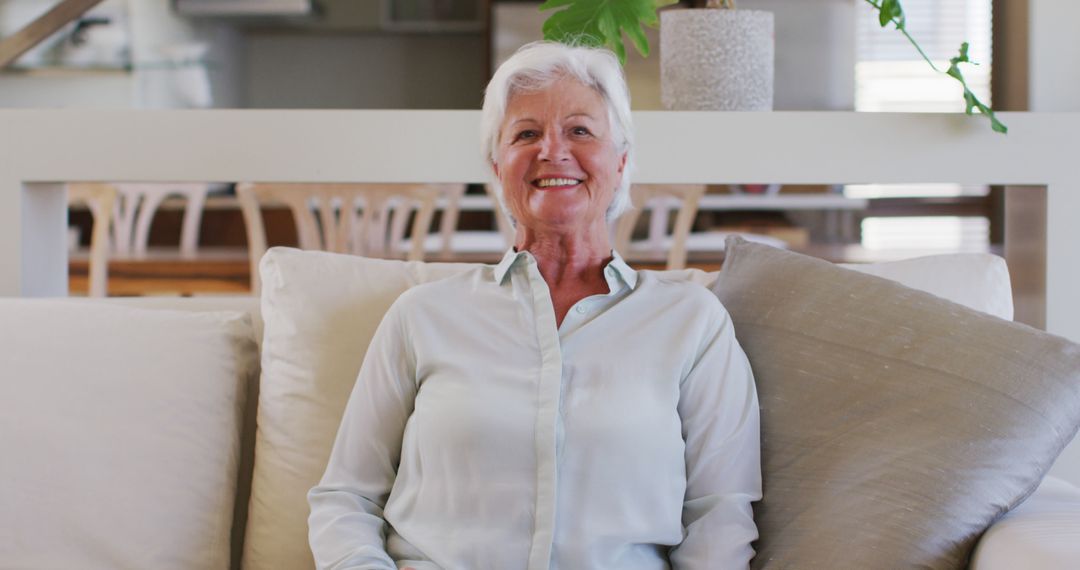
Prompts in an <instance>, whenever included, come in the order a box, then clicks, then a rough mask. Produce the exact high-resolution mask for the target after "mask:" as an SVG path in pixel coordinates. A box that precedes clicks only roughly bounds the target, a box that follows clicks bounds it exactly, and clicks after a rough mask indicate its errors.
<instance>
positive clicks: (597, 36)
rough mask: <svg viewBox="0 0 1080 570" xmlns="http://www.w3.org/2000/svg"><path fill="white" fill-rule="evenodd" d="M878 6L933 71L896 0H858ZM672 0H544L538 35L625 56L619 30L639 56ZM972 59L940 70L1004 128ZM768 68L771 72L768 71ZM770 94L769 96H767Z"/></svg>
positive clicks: (721, 5)
mask: <svg viewBox="0 0 1080 570" xmlns="http://www.w3.org/2000/svg"><path fill="white" fill-rule="evenodd" d="M864 1H865V2H866V3H868V4H870V5H871V6H872V7H873V8H874V9H875V10H877V12H878V22H879V23H880V25H881V27H883V28H884V27H888V26H889V25H890V24H891V25H893V27H895V29H896V30H898V31H899V32H900V33H902V34H903V35H904V37H906V38H907V39H908V41H910V42H911V44H912V45H913V46H914V47H915V49H916V50H918V52H919V55H921V56H922V58H923V59H925V60H926V62H927V63H929V64H930V66H931V67H933V68H934V69H935V70H937V71H941V70H940V69H938V67H937V66H935V65H934V63H933V62H932V61H930V58H929V57H927V55H926V53H924V52H923V50H922V48H921V47H920V46H919V44H918V42H916V41H915V39H914V38H912V37H911V35H910V34H909V33H908V31H907V27H906V20H905V15H904V9H903V7H902V6H901V4H900V0H864ZM674 3H675V0H618V1H613V0H547V1H546V2H544V3H543V4H541V5H540V10H541V11H543V10H552V9H559V8H561V9H559V10H557V11H556V12H554V13H552V14H551V16H550V17H548V19H547V20H546V21H545V22H544V38H545V39H549V40H554V41H576V42H579V43H584V44H586V45H595V46H607V47H608V48H610V49H611V50H612V51H614V52H615V53H616V54H617V55H618V56H619V58H620V60H622V61H624V62H625V60H626V48H625V47H624V45H623V38H622V36H623V34H624V33H625V34H626V36H627V37H628V38H629V39H630V41H631V43H632V44H633V45H634V47H635V48H637V50H638V51H639V52H640V53H641V54H642V55H644V56H648V54H649V42H648V40H647V39H646V37H645V33H644V31H643V26H650V27H657V26H658V25H660V19H659V17H658V15H657V10H659V9H660V8H662V7H664V6H668V5H670V4H674ZM706 9H712V10H734V9H735V1H734V0H709V7H707V8H706ZM962 63H972V62H971V60H970V59H969V58H968V44H967V42H964V43H963V44H962V45H961V46H960V50H959V54H958V55H956V56H955V57H953V58H952V59H950V60H949V67H948V69H946V70H944V71H941V72H942V73H945V74H946V75H948V76H949V77H952V78H953V79H955V80H957V81H959V82H960V84H961V86H963V90H964V95H963V97H964V104H965V112H966V113H967V114H969V115H970V114H972V113H973V112H974V111H975V110H978V111H979V112H980V113H982V114H983V115H985V116H986V117H987V118H988V119H989V120H990V125H991V128H993V130H994V131H996V132H999V133H1006V132H1008V129H1007V127H1006V126H1005V125H1004V124H1002V123H1001V121H999V120H998V119H997V117H996V116H995V115H994V111H993V109H991V108H990V107H989V106H987V105H985V104H983V103H982V102H981V101H979V99H978V98H977V97H976V96H975V94H974V93H972V91H971V89H969V88H968V85H967V82H966V81H965V80H964V76H963V73H962V71H961V69H960V64H962ZM770 73H771V72H770ZM770 100H771V96H770Z"/></svg>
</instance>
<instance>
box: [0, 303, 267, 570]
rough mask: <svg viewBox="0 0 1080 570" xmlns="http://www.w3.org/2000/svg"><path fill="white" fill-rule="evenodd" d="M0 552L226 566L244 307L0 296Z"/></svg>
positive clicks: (16, 556)
mask: <svg viewBox="0 0 1080 570" xmlns="http://www.w3.org/2000/svg"><path fill="white" fill-rule="evenodd" d="M0 321H2V322H3V323H4V324H3V326H2V327H0V353H2V354H3V356H2V357H0V361H2V362H3V363H4V376H3V381H0V402H3V412H2V413H0V457H2V458H3V459H2V460H0V482H2V490H0V513H2V515H0V537H3V538H2V539H0V566H3V567H5V568H88V569H96V568H102V569H104V568H110V569H111V568H162V569H170V568H174V569H190V568H228V567H229V559H230V553H229V540H230V525H231V524H232V518H233V501H234V493H235V489H236V480H237V458H238V455H239V439H240V426H241V408H242V405H243V403H244V402H243V398H244V391H243V386H244V383H245V381H246V380H247V379H248V377H249V376H250V375H251V374H252V373H253V372H254V369H255V366H256V350H255V345H254V339H253V337H252V329H251V322H250V319H249V318H248V317H247V316H245V315H242V314H240V313H233V312H212V313H202V314H191V313H186V312H174V311H159V310H143V309H132V308H129V307H118V306H111V305H107V304H101V303H86V302H72V301H56V300H48V301H46V300H28V299H4V300H0Z"/></svg>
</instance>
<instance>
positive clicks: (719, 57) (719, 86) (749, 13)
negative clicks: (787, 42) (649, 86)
mask: <svg viewBox="0 0 1080 570" xmlns="http://www.w3.org/2000/svg"><path fill="white" fill-rule="evenodd" d="M774 53H775V48H774V38H773V14H772V12H763V11H759V10H715V9H694V10H666V11H663V12H661V13H660V86H661V101H662V102H663V104H664V107H666V108H668V109H674V110H684V111H771V110H772V105H773V66H774V63H773V61H774V58H775V55H774Z"/></svg>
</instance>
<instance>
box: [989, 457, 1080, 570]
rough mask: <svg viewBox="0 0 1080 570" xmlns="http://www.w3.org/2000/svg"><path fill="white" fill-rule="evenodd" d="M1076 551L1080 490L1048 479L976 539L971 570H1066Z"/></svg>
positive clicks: (1079, 545) (1074, 561)
mask: <svg viewBox="0 0 1080 570" xmlns="http://www.w3.org/2000/svg"><path fill="white" fill-rule="evenodd" d="M1078 549H1080V488H1077V487H1076V486H1074V485H1071V484H1069V483H1067V482H1065V481H1062V480H1061V479H1056V478H1054V477H1047V478H1046V479H1044V480H1043V482H1042V484H1041V485H1039V488H1038V489H1037V490H1036V491H1035V492H1034V493H1032V495H1031V496H1030V497H1028V498H1027V500H1025V501H1024V503H1023V504H1021V505H1020V506H1019V507H1016V508H1015V509H1013V510H1012V511H1009V513H1008V514H1006V515H1005V516H1004V517H1002V518H1001V519H999V520H998V521H997V522H995V523H994V526H992V527H990V530H988V531H986V533H985V534H983V536H982V538H981V539H979V545H978V546H977V547H976V548H975V554H974V555H973V556H972V557H971V567H970V570H1016V569H1017V568H1038V569H1039V570H1067V569H1070V568H1075V567H1076V564H1077V555H1078V552H1077V551H1078Z"/></svg>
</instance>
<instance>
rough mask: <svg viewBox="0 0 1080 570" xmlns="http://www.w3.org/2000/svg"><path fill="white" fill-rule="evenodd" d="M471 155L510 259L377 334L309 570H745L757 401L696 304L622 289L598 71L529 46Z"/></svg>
mask: <svg viewBox="0 0 1080 570" xmlns="http://www.w3.org/2000/svg"><path fill="white" fill-rule="evenodd" d="M482 124H483V127H484V133H483V147H484V151H485V155H486V157H487V159H488V160H489V161H490V164H491V169H492V172H493V173H494V176H495V179H496V181H497V182H496V184H495V186H496V188H497V189H498V193H499V195H500V200H501V202H502V203H503V206H504V208H505V209H506V210H507V212H508V213H509V214H510V216H511V217H512V219H513V221H514V223H515V226H516V232H517V237H516V243H515V247H514V248H513V249H512V250H510V251H508V252H506V255H505V256H504V257H503V259H502V261H501V262H500V263H499V264H498V265H495V266H483V267H478V268H476V269H473V270H470V271H467V272H465V273H463V274H461V275H459V276H456V277H451V278H448V279H445V280H442V281H438V282H434V283H429V284H425V285H420V286H417V287H414V288H412V289H411V290H409V291H408V292H406V293H405V294H403V295H402V296H401V297H400V298H399V299H398V300H397V302H396V303H394V305H393V306H392V307H391V308H390V310H389V312H388V313H387V314H386V316H385V317H384V319H383V321H382V324H381V325H380V327H379V330H378V332H377V334H376V335H375V338H374V340H372V342H371V346H370V348H369V349H368V352H367V357H366V359H365V360H364V364H363V366H362V368H361V371H360V376H359V378H358V379H357V382H356V387H355V389H354V391H353V393H352V396H351V397H350V399H349V402H348V405H347V408H346V411H345V416H344V419H343V420H342V423H341V428H340V430H339V432H338V436H337V440H336V442H335V444H334V448H333V452H332V454H331V457H330V462H329V465H328V466H327V468H326V473H325V475H324V476H323V479H322V481H321V482H320V484H319V485H318V486H317V487H315V488H314V489H312V490H311V493H310V494H309V501H310V503H311V518H310V529H311V532H310V539H311V546H312V550H313V551H314V554H315V559H316V562H317V563H318V566H319V567H321V568H386V569H392V568H399V567H400V568H415V569H417V570H425V569H432V568H447V569H470V570H485V569H493V570H507V569H525V568H528V569H532V570H539V569H541V568H545V569H546V568H560V569H563V570H586V569H593V568H598V569H599V568H611V569H619V570H632V569H661V568H669V567H674V568H699V569H703V570H704V569H728V568H745V567H746V566H747V564H748V562H749V560H750V558H751V557H752V556H753V550H752V549H751V546H750V543H751V542H752V541H753V540H755V539H756V538H757V530H756V527H755V525H754V521H753V514H752V510H751V502H752V501H755V500H757V499H759V498H760V497H761V476H760V459H759V456H760V455H759V448H758V446H759V431H758V406H757V396H756V394H755V391H754V383H753V377H752V375H751V371H750V366H749V364H748V363H747V360H746V357H745V355H744V354H743V352H742V350H741V349H740V347H739V345H738V343H737V342H736V340H735V335H734V332H733V330H732V325H731V320H730V318H729V317H728V315H727V312H726V311H725V310H724V308H723V307H722V306H721V305H720V303H719V302H718V301H717V300H716V298H715V297H714V296H713V295H711V294H710V293H709V292H708V291H707V290H705V289H704V288H702V287H700V286H697V285H694V284H690V283H686V282H681V281H678V280H669V279H667V278H665V277H664V275H663V274H662V273H654V272H649V271H634V270H633V269H631V268H630V267H629V266H628V265H627V264H626V263H625V262H624V261H623V260H622V259H621V258H620V257H619V255H618V254H617V253H616V252H614V251H612V249H611V245H610V241H609V234H610V232H609V223H610V222H611V220H612V219H614V217H615V216H617V215H618V214H619V213H620V212H621V211H622V210H623V209H624V208H625V207H626V205H627V202H628V196H627V195H628V188H629V182H630V180H629V170H630V165H631V164H632V157H633V130H632V127H631V124H630V102H629V95H628V93H627V89H626V85H625V82H624V80H623V77H622V72H621V69H620V67H619V64H618V62H617V60H616V59H615V58H614V56H613V55H612V54H611V53H610V52H608V51H606V50H598V49H591V48H582V47H567V46H564V45H560V44H553V43H535V44H530V45H528V46H526V47H524V48H522V49H521V50H519V51H518V52H517V53H516V54H515V55H514V56H513V57H512V58H511V59H510V60H508V61H507V62H506V63H505V64H503V65H502V66H501V67H500V68H499V70H498V71H497V72H496V73H495V76H494V77H493V78H492V80H491V83H490V84H489V85H488V89H487V93H486V96H485V100H484V110H483V119H482Z"/></svg>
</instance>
